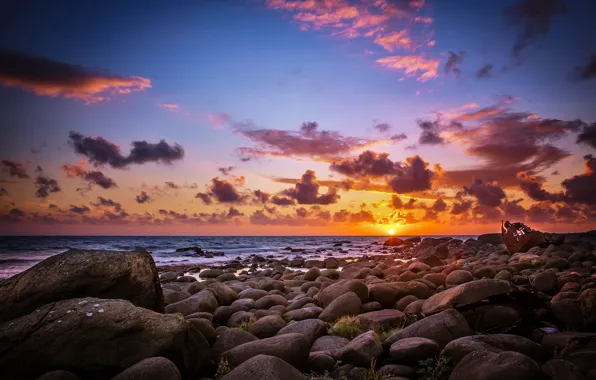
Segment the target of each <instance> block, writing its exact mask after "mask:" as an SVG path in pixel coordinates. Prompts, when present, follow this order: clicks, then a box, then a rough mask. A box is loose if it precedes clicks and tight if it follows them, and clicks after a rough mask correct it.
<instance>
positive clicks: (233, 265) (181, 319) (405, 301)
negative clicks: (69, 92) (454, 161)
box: [0, 232, 596, 380]
mask: <svg viewBox="0 0 596 380" xmlns="http://www.w3.org/2000/svg"><path fill="white" fill-rule="evenodd" d="M499 236H500V235H498V234H489V235H483V236H480V237H479V238H478V239H468V240H466V241H461V240H458V239H452V238H440V239H432V238H427V239H419V238H418V239H405V240H402V239H399V240H398V239H396V238H394V239H392V240H391V241H390V242H389V243H388V244H387V245H386V246H385V253H384V254H378V255H374V256H364V257H361V258H354V259H352V260H349V261H348V260H345V259H335V258H333V257H330V258H329V259H326V260H303V259H298V258H297V259H283V260H277V259H275V258H262V257H260V258H258V259H256V260H253V259H245V260H235V262H230V263H228V264H226V265H223V266H221V267H218V268H216V267H213V268H205V269H202V270H199V272H198V275H197V273H195V275H192V276H190V275H185V273H184V272H181V271H171V270H169V271H163V272H162V273H161V274H160V276H159V277H158V275H157V269H156V268H155V265H154V263H153V260H152V259H151V257H150V256H149V255H148V254H146V253H144V252H142V251H135V252H105V251H104V252H100V251H70V252H66V253H64V254H61V255H57V256H55V257H52V258H50V259H47V260H46V261H44V262H42V263H40V264H38V265H37V266H36V267H33V268H31V269H30V270H28V271H26V272H24V273H22V274H21V275H18V276H15V277H14V278H11V279H9V280H6V281H4V282H2V283H0V295H1V296H2V297H1V298H0V320H1V321H2V325H0V373H1V374H2V378H3V379H4V378H6V379H45V380H48V379H73V380H76V379H92V380H93V379H118V380H125V379H164V380H170V379H172V380H173V379H193V380H194V379H199V378H205V379H207V378H212V379H218V380H220V379H224V380H233V379H239V380H248V379H256V378H259V379H267V380H278V379H279V380H281V379H290V380H293V379H307V378H308V379H321V380H323V379H395V380H397V379H412V380H414V379H450V380H464V379H501V378H503V379H508V380H517V379H522V380H527V379H545V380H546V379H554V380H558V379H577V380H580V379H586V380H590V379H592V380H594V379H596V250H595V248H596V234H594V233H593V232H591V233H585V234H570V235H565V236H564V239H559V240H558V241H557V244H558V245H554V244H550V245H548V246H535V247H532V248H529V249H528V250H527V252H523V253H521V252H520V253H515V254H513V255H511V254H510V253H509V252H508V251H507V249H506V247H505V245H504V244H503V243H502V240H499ZM342 244H343V243H342ZM339 248H340V247H339ZM290 250H292V248H290ZM295 251H296V252H302V251H301V250H295ZM90 260H91V263H90ZM115 260H120V261H121V263H123V264H121V265H113V262H114V261H115ZM92 265H93V266H92ZM95 265H103V266H104V267H103V268H101V267H96V266H95ZM63 268H66V269H68V270H63ZM297 268H303V269H297ZM169 269H171V268H169ZM47 271H53V273H47ZM195 272H196V270H195ZM102 276H103V277H104V278H103V279H102V278H101V277H102ZM40 279H41V280H40ZM198 279H200V281H199V280H198ZM34 280H36V281H34ZM102 280H103V281H102ZM39 281H46V282H47V284H45V285H46V286H45V287H44V286H43V285H44V284H41V283H39ZM106 284H107V285H106ZM164 305H165V307H164ZM31 363H35V365H31Z"/></svg>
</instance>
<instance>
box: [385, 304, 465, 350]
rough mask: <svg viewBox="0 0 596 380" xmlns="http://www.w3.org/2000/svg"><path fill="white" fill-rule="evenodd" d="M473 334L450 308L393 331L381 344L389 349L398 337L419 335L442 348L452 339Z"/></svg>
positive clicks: (455, 311)
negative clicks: (431, 340)
mask: <svg viewBox="0 0 596 380" xmlns="http://www.w3.org/2000/svg"><path fill="white" fill-rule="evenodd" d="M473 334H474V331H472V329H471V328H470V326H469V325H468V322H466V319H465V318H464V317H463V316H462V315H461V314H460V313H459V312H458V311H457V310H455V309H450V310H445V311H443V312H441V313H438V314H434V315H431V316H429V317H426V318H424V319H421V320H419V321H418V322H415V323H413V324H411V325H410V326H408V327H406V328H405V329H403V330H399V331H397V332H395V333H394V334H393V335H391V336H390V337H389V338H387V340H385V341H384V342H383V346H384V347H386V348H387V349H389V347H391V345H392V344H393V343H394V342H397V341H398V340H400V339H404V338H412V337H421V338H428V339H433V340H434V341H436V342H437V343H438V344H439V346H440V347H441V348H443V347H445V346H446V345H447V343H449V342H451V341H452V340H454V339H457V338H461V337H463V336H469V335H473Z"/></svg>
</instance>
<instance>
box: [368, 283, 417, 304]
mask: <svg viewBox="0 0 596 380" xmlns="http://www.w3.org/2000/svg"><path fill="white" fill-rule="evenodd" d="M368 294H369V298H370V300H371V301H375V302H378V303H380V304H381V305H382V306H383V307H384V308H386V309H389V308H392V307H393V304H394V303H395V301H396V300H398V299H400V298H402V297H403V296H405V295H407V294H408V289H407V285H406V284H397V283H388V282H379V283H376V284H371V285H369V286H368Z"/></svg>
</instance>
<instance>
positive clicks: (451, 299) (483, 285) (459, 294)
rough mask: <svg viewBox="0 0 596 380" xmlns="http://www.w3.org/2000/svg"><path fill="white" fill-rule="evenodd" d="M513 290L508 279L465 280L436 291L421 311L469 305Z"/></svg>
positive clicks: (428, 312) (437, 310)
mask: <svg viewBox="0 0 596 380" xmlns="http://www.w3.org/2000/svg"><path fill="white" fill-rule="evenodd" d="M514 291H516V288H515V286H514V285H512V284H511V283H510V282H509V281H503V280H489V279H482V280H476V281H472V282H467V283H464V284H461V285H458V286H456V287H455V288H451V289H447V290H445V291H443V292H441V293H437V294H435V295H433V296H432V297H430V298H429V299H427V300H426V302H424V305H422V313H423V314H425V315H429V314H433V313H437V312H439V311H442V310H445V309H448V308H452V307H461V306H466V305H470V304H473V303H476V302H478V301H481V300H483V299H485V298H488V297H491V296H495V295H499V294H508V293H512V292H514Z"/></svg>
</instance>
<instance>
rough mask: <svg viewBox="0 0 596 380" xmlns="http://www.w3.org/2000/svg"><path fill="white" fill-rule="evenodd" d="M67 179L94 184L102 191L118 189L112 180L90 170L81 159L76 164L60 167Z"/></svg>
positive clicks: (97, 171) (101, 173) (96, 171)
mask: <svg viewBox="0 0 596 380" xmlns="http://www.w3.org/2000/svg"><path fill="white" fill-rule="evenodd" d="M60 169H62V170H63V171H64V173H65V174H66V176H67V177H68V178H80V179H82V180H84V181H87V182H88V183H89V184H90V185H91V184H95V185H98V186H100V187H101V188H103V189H113V188H116V187H118V185H117V184H116V182H114V180H113V179H111V178H109V177H107V176H106V175H105V174H103V172H101V171H99V170H91V169H89V168H88V167H87V161H86V160H85V159H84V158H83V159H82V160H81V161H80V162H79V163H76V164H64V165H62V166H61V167H60Z"/></svg>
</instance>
